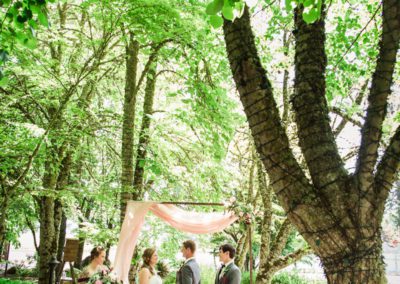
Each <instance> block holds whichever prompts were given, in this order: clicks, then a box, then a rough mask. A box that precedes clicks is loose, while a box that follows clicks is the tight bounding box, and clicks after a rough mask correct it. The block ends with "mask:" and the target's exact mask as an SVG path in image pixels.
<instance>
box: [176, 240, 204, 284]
mask: <svg viewBox="0 0 400 284" xmlns="http://www.w3.org/2000/svg"><path fill="white" fill-rule="evenodd" d="M181 252H182V255H183V257H184V258H185V259H186V260H185V262H184V264H183V265H182V266H181V268H180V269H179V270H178V272H177V273H176V283H177V284H199V283H200V267H199V265H198V264H197V262H196V259H195V258H194V255H195V252H196V243H195V242H194V241H192V240H187V241H184V242H183V243H182V247H181Z"/></svg>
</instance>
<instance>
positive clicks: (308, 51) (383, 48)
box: [224, 0, 400, 284]
mask: <svg viewBox="0 0 400 284" xmlns="http://www.w3.org/2000/svg"><path fill="white" fill-rule="evenodd" d="M324 17H325V12H322V16H321V18H320V19H319V20H318V21H316V22H315V23H313V24H306V23H305V22H304V21H303V19H302V7H298V8H297V9H296V10H295V17H294V20H295V30H294V35H295V85H294V96H293V98H292V100H291V103H292V106H293V110H294V112H295V120H296V126H297V129H298V137H299V146H300V148H301V151H302V155H303V157H304V159H305V161H306V165H305V166H306V168H305V169H302V167H300V165H299V164H298V163H297V161H296V159H295V158H294V155H293V153H292V151H291V148H290V146H289V142H288V138H287V135H286V133H285V131H284V127H283V125H282V123H281V120H280V117H279V111H278V108H277V104H276V102H275V100H274V97H273V90H272V87H271V84H270V82H269V80H268V77H267V73H266V71H265V70H264V68H263V67H262V66H261V62H260V59H259V56H258V54H257V50H256V46H255V44H254V36H253V34H252V30H251V25H250V15H249V11H248V8H247V7H246V8H245V11H244V14H243V16H242V17H241V18H239V19H236V20H235V21H234V22H229V21H224V36H225V42H226V49H227V54H228V59H229V62H230V67H231V70H232V74H233V78H234V81H235V83H236V86H237V89H238V91H239V94H240V99H241V101H242V104H243V106H244V111H245V114H246V116H247V119H248V123H249V125H250V129H251V132H252V135H253V137H254V141H255V144H256V148H257V151H258V153H259V154H260V157H261V160H262V162H263V164H264V166H265V169H266V171H267V173H268V175H269V178H270V185H271V186H272V188H273V189H274V191H275V194H276V195H277V197H278V199H279V201H280V203H281V205H282V206H283V208H284V209H285V211H286V213H287V216H288V218H289V220H290V222H291V223H292V224H294V225H295V226H296V227H297V229H298V231H299V232H300V233H301V234H302V235H303V237H304V238H305V239H306V241H307V242H308V244H309V245H310V247H311V248H312V249H313V251H314V252H315V253H316V254H317V255H318V256H319V257H320V259H321V261H322V264H323V267H324V270H325V274H326V276H327V279H328V283H363V284H364V283H366V284H369V283H374V284H375V283H385V281H386V280H385V273H384V264H383V261H382V244H381V241H380V238H381V229H380V224H381V221H382V214H383V208H384V202H385V200H386V198H387V193H388V190H389V189H390V188H391V187H392V184H393V180H394V178H395V176H396V174H397V172H398V171H399V164H400V161H399V159H398V157H399V153H400V134H399V132H400V131H399V129H397V130H396V133H395V134H394V136H393V137H392V139H391V142H390V145H389V146H388V147H387V149H386V150H385V151H384V155H383V157H382V159H381V161H380V162H379V163H377V161H378V159H377V157H378V156H377V149H378V148H377V147H378V146H379V141H380V138H381V134H380V133H381V131H382V130H381V126H382V121H383V119H384V118H385V113H386V105H387V102H386V101H387V97H388V95H389V94H390V85H391V83H392V76H393V72H394V66H395V62H396V52H397V50H398V48H399V38H400V1H397V0H384V1H383V15H382V17H383V25H382V36H381V41H380V44H379V56H378V59H377V66H376V70H375V73H374V75H373V78H372V86H371V90H370V96H369V106H368V109H367V117H366V120H365V124H364V126H363V131H362V142H361V147H360V152H359V156H358V164H357V169H356V171H355V173H354V174H349V173H347V171H346V170H345V169H344V166H343V161H342V159H341V157H340V155H339V153H338V150H337V146H336V143H335V139H334V135H333V132H332V129H331V127H330V121H329V115H328V114H329V110H328V107H327V102H326V99H325V90H326V86H325V85H326V83H325V69H326V65H327V62H326V55H325V50H324V48H325V28H324V26H325V24H324ZM396 157H397V158H396ZM375 168H376V171H375V170H374V169H375ZM308 176H309V177H310V178H308ZM382 185H383V186H382Z"/></svg>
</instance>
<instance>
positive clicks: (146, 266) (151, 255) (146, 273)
mask: <svg viewBox="0 0 400 284" xmlns="http://www.w3.org/2000/svg"><path fill="white" fill-rule="evenodd" d="M142 258H143V264H142V267H141V268H140V270H139V284H161V283H162V280H161V277H160V276H158V274H157V271H156V270H155V267H156V264H157V261H158V254H157V251H156V249H155V248H147V249H145V250H144V252H143V255H142Z"/></svg>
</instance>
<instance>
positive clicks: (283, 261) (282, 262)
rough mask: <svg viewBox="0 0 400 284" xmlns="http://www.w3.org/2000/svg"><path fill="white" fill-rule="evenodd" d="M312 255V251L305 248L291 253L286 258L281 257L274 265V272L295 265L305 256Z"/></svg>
mask: <svg viewBox="0 0 400 284" xmlns="http://www.w3.org/2000/svg"><path fill="white" fill-rule="evenodd" d="M311 253H312V250H311V249H310V248H303V249H298V250H297V251H295V252H293V253H290V254H288V255H286V256H283V257H280V258H278V259H277V260H275V261H274V262H273V264H272V269H273V270H274V271H278V270H281V269H283V268H285V267H287V266H289V265H291V264H292V263H295V262H296V261H298V260H300V259H301V258H302V257H303V256H306V255H309V254H311Z"/></svg>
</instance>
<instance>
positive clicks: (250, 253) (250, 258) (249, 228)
mask: <svg viewBox="0 0 400 284" xmlns="http://www.w3.org/2000/svg"><path fill="white" fill-rule="evenodd" d="M248 230H249V232H248V234H249V262H250V264H249V266H250V267H249V270H250V284H253V248H252V244H251V243H252V241H251V223H249V224H248Z"/></svg>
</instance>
